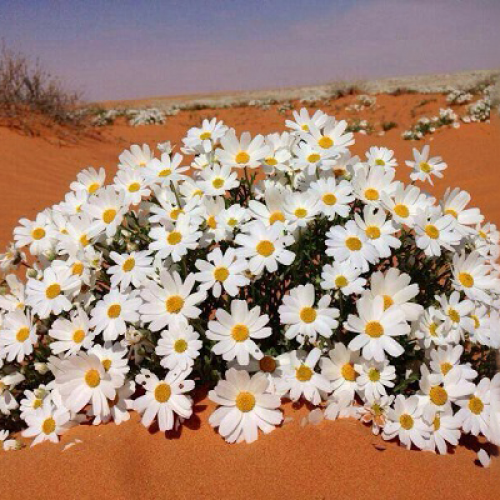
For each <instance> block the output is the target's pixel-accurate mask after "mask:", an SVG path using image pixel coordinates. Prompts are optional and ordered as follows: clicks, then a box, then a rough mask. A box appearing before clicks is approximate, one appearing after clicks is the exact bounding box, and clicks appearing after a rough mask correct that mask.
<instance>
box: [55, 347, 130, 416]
mask: <svg viewBox="0 0 500 500" xmlns="http://www.w3.org/2000/svg"><path fill="white" fill-rule="evenodd" d="M53 371H54V375H55V382H54V384H55V388H56V389H57V390H58V391H59V393H60V395H61V398H62V403H63V405H64V406H65V407H66V408H67V409H68V410H70V411H72V412H74V413H78V412H79V411H80V410H82V409H83V408H84V407H85V406H86V405H88V404H91V405H92V412H93V415H99V416H100V417H101V418H104V417H107V416H108V415H109V412H110V410H109V401H113V400H114V398H115V396H116V389H117V388H118V387H120V386H121V385H122V383H123V380H122V379H120V378H113V377H112V376H111V374H110V373H109V372H106V370H105V369H104V367H103V365H102V364H101V361H100V359H99V358H98V357H97V356H95V355H93V354H85V353H83V352H80V353H78V354H77V355H76V356H70V357H68V358H66V359H65V360H63V361H60V362H58V363H57V366H56V367H54V368H53Z"/></svg>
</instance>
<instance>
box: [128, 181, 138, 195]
mask: <svg viewBox="0 0 500 500" xmlns="http://www.w3.org/2000/svg"><path fill="white" fill-rule="evenodd" d="M139 189H141V185H140V184H139V183H138V182H132V183H131V184H129V185H128V191H129V193H136V192H137V191H139Z"/></svg>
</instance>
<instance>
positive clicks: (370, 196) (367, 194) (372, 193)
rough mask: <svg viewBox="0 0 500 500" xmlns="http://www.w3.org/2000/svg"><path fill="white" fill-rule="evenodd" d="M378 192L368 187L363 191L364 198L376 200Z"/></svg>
mask: <svg viewBox="0 0 500 500" xmlns="http://www.w3.org/2000/svg"><path fill="white" fill-rule="evenodd" d="M379 196H380V195H379V193H378V191H377V190H376V189H374V188H368V189H367V190H366V191H365V198H366V199H367V200H368V201H377V200H378V199H379Z"/></svg>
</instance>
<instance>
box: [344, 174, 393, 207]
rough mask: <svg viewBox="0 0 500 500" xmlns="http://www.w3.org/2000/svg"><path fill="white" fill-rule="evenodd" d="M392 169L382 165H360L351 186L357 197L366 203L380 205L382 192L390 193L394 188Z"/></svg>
mask: <svg viewBox="0 0 500 500" xmlns="http://www.w3.org/2000/svg"><path fill="white" fill-rule="evenodd" d="M394 175H395V172H394V170H392V169H390V170H385V169H384V167H379V166H375V167H364V166H363V167H361V168H359V169H358V170H357V171H356V173H355V175H354V178H353V180H352V186H353V189H354V193H355V194H356V196H357V198H358V199H360V200H361V201H363V202H364V203H366V204H368V205H373V206H376V207H378V206H380V205H381V202H382V194H383V193H385V194H387V195H391V194H392V193H393V192H394V190H395V188H396V183H395V182H393V181H394Z"/></svg>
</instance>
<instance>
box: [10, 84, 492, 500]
mask: <svg viewBox="0 0 500 500" xmlns="http://www.w3.org/2000/svg"><path fill="white" fill-rule="evenodd" d="M429 98H431V99H436V101H434V102H431V103H428V104H425V105H422V106H420V107H419V112H423V113H426V114H427V115H428V116H430V115H432V114H434V113H436V111H437V110H438V109H439V107H440V106H441V107H446V105H445V102H444V97H443V96H440V95H435V96H434V95H431V96H429V95H426V96H422V95H415V94H412V95H401V96H398V97H394V96H389V95H385V96H379V97H378V101H377V104H378V107H377V109H376V110H373V111H368V112H366V113H364V115H363V118H367V119H369V120H370V121H382V120H385V121H389V120H392V121H395V122H396V123H397V124H398V128H396V129H393V130H391V131H389V132H388V133H386V134H385V135H384V136H380V137H379V136H376V135H370V136H363V135H360V134H357V135H356V139H357V144H356V146H355V147H354V148H353V151H354V152H355V153H358V154H364V151H365V150H366V149H367V148H368V147H369V146H371V145H380V146H387V147H390V148H392V149H394V150H395V152H396V156H397V158H398V160H399V162H400V169H399V170H400V172H399V173H398V175H400V176H402V177H404V178H407V175H408V173H407V172H406V170H407V169H406V167H405V166H404V160H405V159H409V158H410V157H411V149H412V148H413V147H417V148H421V147H422V146H423V145H424V144H425V141H420V142H412V141H404V140H402V138H401V133H402V131H403V130H404V129H405V128H407V127H409V126H410V124H411V123H413V122H414V121H415V118H413V117H412V116H411V110H412V109H415V106H416V105H417V104H419V103H421V102H422V100H423V99H429ZM352 100H353V97H346V98H343V99H340V100H337V101H333V102H332V103H331V104H330V105H328V106H325V107H324V110H325V111H326V112H328V113H330V114H336V115H337V116H338V117H346V116H352V115H350V114H349V113H348V112H346V111H345V110H344V109H338V107H339V106H343V105H344V104H346V103H348V102H351V101H352ZM215 114H216V115H217V116H218V117H219V118H222V119H223V120H225V121H226V123H227V124H228V125H230V126H234V127H235V128H236V129H237V131H238V132H241V131H243V130H249V131H250V132H252V133H256V132H261V133H268V132H271V131H275V130H281V129H283V128H284V119H285V116H283V115H281V114H279V113H278V112H277V109H276V107H275V106H273V107H271V109H269V110H265V111H264V110H260V109H256V108H253V107H245V108H239V109H222V110H218V111H216V112H215V111H210V110H205V111H196V112H194V111H193V112H188V111H184V112H181V113H179V114H178V115H176V116H174V117H169V118H168V120H167V123H166V124H165V125H163V126H144V127H138V128H132V127H129V126H127V125H124V124H122V125H116V126H113V127H110V128H109V129H106V130H105V131H104V132H103V134H102V138H101V140H95V139H82V140H81V141H80V142H79V143H78V144H76V145H69V144H60V143H59V141H58V140H56V139H54V138H50V137H49V136H44V137H38V138H29V137H25V136H21V135H19V134H18V133H16V132H13V131H10V130H7V129H5V128H0V145H1V146H0V148H1V151H2V153H1V155H0V167H1V171H2V181H1V183H0V213H2V218H1V220H0V244H1V245H4V244H6V243H7V242H8V241H9V239H10V237H11V233H12V230H13V228H14V226H15V224H16V222H17V220H18V219H19V218H20V217H22V216H27V217H30V218H32V217H34V216H35V215H36V213H37V212H38V211H39V210H41V209H43V208H44V207H46V206H49V205H51V204H53V203H56V202H58V201H59V200H60V199H61V198H62V196H63V195H64V193H65V192H66V191H67V190H68V187H69V183H70V182H71V181H72V180H73V178H74V177H75V175H76V173H77V172H78V171H79V170H81V169H82V168H84V167H87V166H89V165H92V166H95V167H98V166H104V167H106V169H107V172H108V179H110V178H111V177H112V176H113V174H114V172H115V169H116V167H115V164H116V161H117V156H118V154H119V153H120V152H121V151H122V150H123V149H124V148H126V147H128V145H129V144H131V143H143V142H147V143H150V144H151V145H155V144H156V143H157V142H159V141H164V140H167V139H168V140H172V141H173V142H174V143H179V141H180V138H181V137H182V134H183V133H185V131H186V130H187V128H188V127H190V126H193V125H196V124H197V123H199V122H200V120H201V118H203V117H208V116H212V115H215ZM429 143H430V144H431V151H432V153H433V154H435V155H441V156H442V157H443V158H444V159H445V161H446V162H447V163H448V165H449V168H448V170H447V171H446V172H445V179H444V180H443V181H441V182H439V183H437V185H436V186H435V189H434V191H435V193H436V194H442V192H443V190H444V188H445V187H446V186H451V187H455V186H460V187H462V188H463V189H466V190H468V191H469V192H470V193H471V194H472V196H473V203H474V205H476V206H479V207H480V208H481V209H482V211H483V213H484V214H485V215H486V217H487V218H488V219H490V220H492V221H493V222H495V223H496V224H500V196H498V185H499V182H500V173H499V158H500V119H499V118H498V116H494V117H492V122H491V123H490V124H488V123H482V124H470V125H464V126H462V127H461V128H460V129H458V130H453V129H446V130H442V131H439V132H437V133H436V134H434V135H433V136H431V140H430V142H429ZM212 409H213V406H212V403H210V402H208V401H207V400H206V399H204V398H203V394H200V398H199V402H198V403H197V406H196V415H195V416H194V417H193V418H192V419H191V420H190V422H188V425H186V426H185V427H184V428H183V429H182V432H181V435H180V436H169V437H165V435H164V434H163V433H160V432H157V433H150V432H148V430H146V429H145V428H144V427H142V426H141V425H140V424H139V422H138V417H137V415H133V416H132V419H131V421H129V422H127V423H126V424H123V425H121V426H115V425H114V424H110V425H106V426H100V427H95V428H94V427H91V426H80V427H78V428H75V429H73V430H71V431H70V432H69V433H67V434H66V435H65V436H64V437H63V439H62V442H61V444H59V445H57V446H56V445H51V444H43V445H40V446H38V447H36V448H34V449H31V450H30V449H24V450H22V451H20V452H10V453H0V471H1V473H0V474H1V475H0V477H1V478H2V483H1V485H0V492H1V493H0V498H5V499H7V498H17V497H21V498H24V497H26V498H33V499H53V498H59V499H71V498H75V499H77V498H78V499H95V498H98V497H103V498H106V499H143V498H144V499H146V498H147V499H153V498H158V499H159V498H162V499H163V498H165V499H167V498H168V499H169V500H174V499H195V498H206V499H210V498H232V499H247V498H248V499H250V498H252V499H260V498H266V499H274V498H276V499H277V498H305V499H311V500H312V499H322V498H324V499H330V498H331V499H333V498H350V499H367V498H387V499H391V500H392V499H406V500H411V499H422V498H425V499H439V500H444V499H448V498H449V499H452V498H453V499H455V500H460V499H464V500H465V499H474V500H490V499H491V500H492V499H494V498H497V497H498V492H499V491H500V460H498V459H496V460H493V461H492V466H491V467H490V468H489V469H487V470H485V469H482V468H480V467H478V466H477V465H475V463H474V461H475V453H476V452H477V443H473V442H471V443H464V444H463V445H462V446H460V447H458V448H457V450H456V451H455V452H454V453H453V454H451V455H449V456H446V457H439V456H436V455H434V454H431V453H424V452H408V451H406V450H404V449H402V448H400V447H398V446H397V445H395V444H394V443H384V442H383V441H382V440H381V439H380V438H377V437H374V436H372V434H371V432H370V430H369V429H367V428H365V427H363V426H362V425H361V424H360V423H358V422H354V421H338V422H323V423H321V424H320V425H319V426H317V427H316V426H311V425H309V426H306V427H304V428H302V427H301V425H300V420H301V418H302V416H303V415H305V414H306V409H305V408H301V409H298V410H296V409H293V408H292V407H291V405H285V410H286V414H287V415H289V416H293V419H294V420H293V422H292V423H289V424H287V425H285V426H284V427H283V428H281V429H278V430H276V431H275V432H274V433H272V434H271V435H269V436H264V437H262V438H261V439H260V440H259V441H258V442H256V443H254V444H252V445H237V446H230V445H227V444H225V443H224V442H223V440H222V439H221V438H220V437H219V436H218V435H217V434H216V433H215V432H214V431H213V430H212V429H211V428H210V426H209V425H208V422H207V420H208V415H209V414H210V413H211V411H212ZM177 438H178V439H177ZM75 439H80V440H81V441H82V442H80V443H77V444H75V445H74V446H72V447H71V448H69V449H67V450H66V451H62V449H63V447H64V446H65V445H66V444H68V443H71V442H74V441H75ZM375 445H376V446H377V447H376V446H375ZM490 451H492V452H494V453H498V451H497V450H491V449H490ZM21 492H22V493H21Z"/></svg>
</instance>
